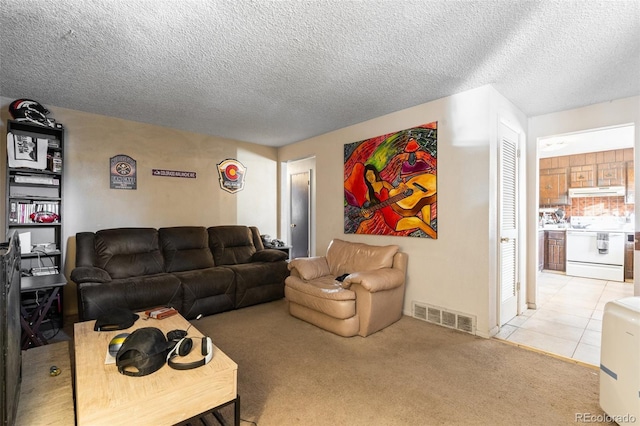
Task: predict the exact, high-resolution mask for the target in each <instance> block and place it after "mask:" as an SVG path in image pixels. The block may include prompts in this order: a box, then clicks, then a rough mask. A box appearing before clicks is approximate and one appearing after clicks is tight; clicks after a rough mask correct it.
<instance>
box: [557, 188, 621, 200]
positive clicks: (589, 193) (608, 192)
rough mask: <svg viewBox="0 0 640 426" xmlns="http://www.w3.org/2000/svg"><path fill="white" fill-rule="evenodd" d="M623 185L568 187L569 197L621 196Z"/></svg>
mask: <svg viewBox="0 0 640 426" xmlns="http://www.w3.org/2000/svg"><path fill="white" fill-rule="evenodd" d="M625 195H626V194H625V189H624V186H598V187H594V188H569V198H581V197H622V196H625Z"/></svg>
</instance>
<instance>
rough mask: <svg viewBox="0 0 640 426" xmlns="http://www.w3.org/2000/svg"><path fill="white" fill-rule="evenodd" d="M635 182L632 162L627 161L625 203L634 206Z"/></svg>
mask: <svg viewBox="0 0 640 426" xmlns="http://www.w3.org/2000/svg"><path fill="white" fill-rule="evenodd" d="M635 195H636V181H635V171H634V167H633V161H627V196H626V198H625V203H627V204H635V202H636V197H635Z"/></svg>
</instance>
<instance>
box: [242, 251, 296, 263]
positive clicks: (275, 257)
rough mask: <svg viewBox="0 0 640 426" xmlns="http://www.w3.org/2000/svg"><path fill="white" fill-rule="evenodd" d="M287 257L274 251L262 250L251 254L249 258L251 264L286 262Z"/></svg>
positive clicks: (280, 252)
mask: <svg viewBox="0 0 640 426" xmlns="http://www.w3.org/2000/svg"><path fill="white" fill-rule="evenodd" d="M288 258H289V256H287V253H285V252H283V251H280V250H274V249H264V250H260V251H257V252H255V253H253V256H251V261H252V262H279V261H281V260H287V259H288Z"/></svg>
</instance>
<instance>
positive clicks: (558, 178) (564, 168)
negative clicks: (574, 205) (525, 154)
mask: <svg viewBox="0 0 640 426" xmlns="http://www.w3.org/2000/svg"><path fill="white" fill-rule="evenodd" d="M568 181H569V162H568V158H566V157H553V158H542V159H540V205H558V204H568V203H569V186H568Z"/></svg>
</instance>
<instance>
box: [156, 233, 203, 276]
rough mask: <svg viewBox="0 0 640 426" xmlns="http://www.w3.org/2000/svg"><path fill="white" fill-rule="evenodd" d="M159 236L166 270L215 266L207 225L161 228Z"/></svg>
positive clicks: (190, 269) (180, 270) (176, 270)
mask: <svg viewBox="0 0 640 426" xmlns="http://www.w3.org/2000/svg"><path fill="white" fill-rule="evenodd" d="M158 236H159V237H160V246H161V247H162V254H163V256H164V267H165V271H166V272H182V271H192V270H195V269H205V268H211V267H213V266H215V264H214V262H213V256H212V255H211V250H209V235H208V234H207V229H206V228H205V227H203V226H176V227H171V228H160V229H159V230H158Z"/></svg>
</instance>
